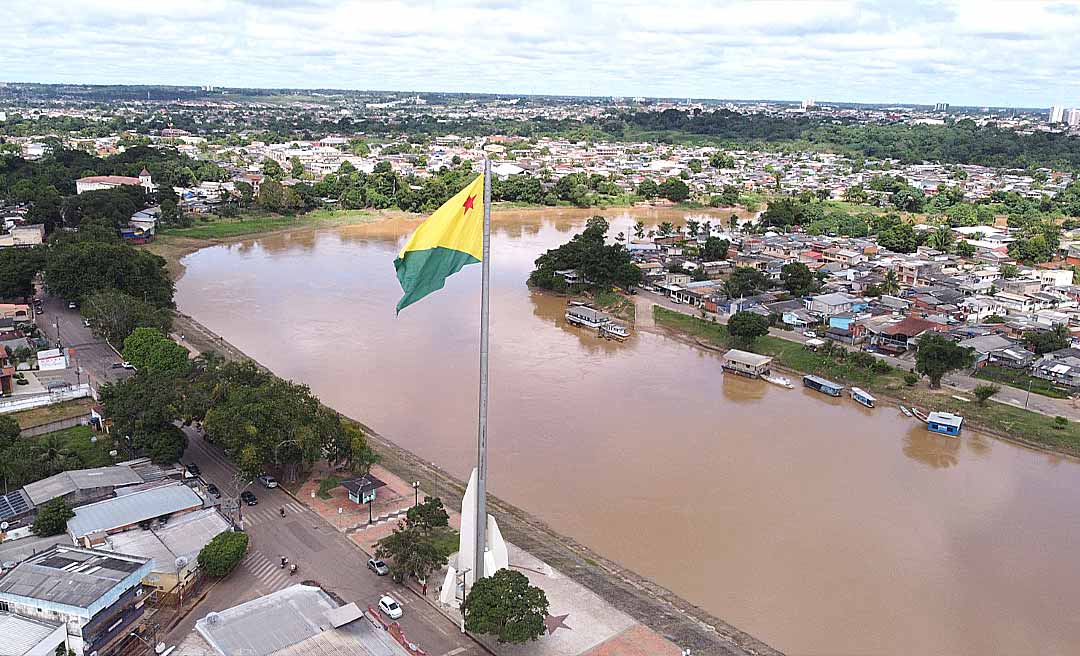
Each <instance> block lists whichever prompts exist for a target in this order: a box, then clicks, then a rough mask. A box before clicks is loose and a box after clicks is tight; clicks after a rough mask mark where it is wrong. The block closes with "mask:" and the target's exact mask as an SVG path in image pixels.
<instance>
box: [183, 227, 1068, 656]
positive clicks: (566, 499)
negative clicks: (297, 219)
mask: <svg viewBox="0 0 1080 656" xmlns="http://www.w3.org/2000/svg"><path fill="white" fill-rule="evenodd" d="M606 214H607V215H608V218H609V220H610V221H612V223H613V229H612V234H615V233H616V232H618V231H620V230H623V231H629V230H630V227H631V225H632V223H633V221H634V220H635V219H637V218H641V219H643V220H645V221H646V222H648V223H650V224H654V223H657V222H659V221H662V220H680V219H681V218H682V214H680V213H674V212H669V213H658V212H656V211H649V212H644V213H635V214H631V213H628V212H626V211H620V212H607V213H606ZM587 216H588V213H580V212H566V211H564V212H546V213H536V212H533V211H528V212H520V213H512V214H502V215H497V217H496V224H495V230H494V235H493V239H492V244H493V246H492V248H493V253H494V255H493V257H492V312H493V315H492V342H491V343H492V350H491V410H490V438H489V439H490V453H489V458H490V483H489V486H490V489H491V490H492V492H493V493H494V494H497V495H498V496H500V497H503V498H505V499H507V500H508V501H510V502H512V503H514V504H517V505H519V506H521V507H523V508H525V509H527V510H529V511H530V512H532V513H534V514H536V515H538V516H539V517H541V518H543V519H544V520H545V521H547V522H548V523H550V524H551V525H552V526H553V527H554V528H555V529H556V530H559V531H561V532H563V533H566V534H568V535H571V536H573V537H574V538H576V539H578V540H580V541H582V542H584V543H586V544H588V545H589V546H591V547H593V548H594V549H596V550H597V551H599V552H600V553H602V554H604V555H605V556H607V557H610V558H612V559H614V560H617V561H619V562H621V563H623V564H625V565H626V566H628V567H630V568H632V569H634V570H636V571H637V572H639V573H641V574H644V575H646V576H649V577H651V578H653V579H655V580H656V581H658V582H659V583H661V584H663V585H665V586H667V587H669V588H671V589H672V590H674V591H675V592H677V593H679V594H680V595H682V596H683V597H685V598H686V599H689V600H690V601H692V602H694V603H696V604H698V605H700V606H702V607H704V608H706V609H707V610H709V611H710V612H712V613H714V614H715V615H717V616H719V617H722V618H724V619H725V620H727V621H729V622H731V623H733V624H735V625H736V626H738V627H740V628H742V629H744V630H746V631H748V632H750V633H752V634H754V635H756V636H757V637H759V638H761V639H763V640H765V641H766V642H769V643H771V644H773V645H774V646H776V647H777V648H779V649H781V650H783V651H785V652H787V653H788V654H791V655H792V656H796V655H802V654H807V655H810V654H814V655H822V656H824V655H832V656H841V655H843V656H855V655H862V654H887V655H898V656H899V655H905V656H906V655H909V654H964V655H968V654H970V655H973V656H974V655H985V654H1017V653H1036V654H1040V655H1048V654H1077V653H1080V613H1078V612H1077V609H1078V608H1080V561H1078V553H1080V502H1078V501H1080V466H1078V464H1077V463H1076V462H1074V461H1071V460H1068V459H1064V458H1059V457H1056V456H1052V455H1047V454H1043V453H1039V452H1035V451H1031V450H1028V449H1024V448H1020V447H1016V446H1013V445H1011V444H1008V443H1005V442H1001V441H998V440H995V439H992V438H989V437H986V436H983V435H980V434H978V433H975V432H973V431H965V434H964V435H963V437H962V438H961V439H959V440H954V439H949V438H944V437H938V436H933V435H931V434H929V433H928V432H927V431H926V430H925V428H922V427H919V426H917V425H916V424H915V423H914V422H912V421H911V420H907V419H904V418H903V417H902V416H901V415H900V414H899V412H898V411H896V410H895V409H894V408H891V407H880V408H878V409H876V410H866V409H864V408H862V407H860V406H856V405H855V404H854V403H852V402H851V401H850V400H849V399H831V398H827V397H825V396H823V395H820V394H816V393H813V392H810V391H808V390H805V389H802V388H798V389H795V390H783V389H779V388H776V387H773V386H770V385H768V384H766V383H763V382H761V381H748V380H744V379H740V378H736V377H733V376H724V375H722V373H721V368H720V360H719V358H718V357H717V356H716V355H715V354H713V353H709V352H703V351H702V350H700V349H697V348H694V347H691V346H687V345H686V344H683V343H681V342H679V341H677V340H675V339H672V338H670V337H667V336H664V335H663V334H662V333H659V332H656V331H654V330H652V329H649V328H648V327H647V326H645V327H643V329H641V330H638V331H637V332H636V333H635V334H634V336H633V337H632V338H631V339H630V340H629V341H627V342H626V343H622V344H618V343H614V342H605V341H600V340H598V339H597V338H596V337H595V336H594V335H593V334H591V333H589V332H588V331H585V330H582V329H576V328H573V327H570V326H568V325H567V324H566V323H565V321H564V320H563V311H564V302H563V301H562V300H560V299H557V298H553V297H549V296H545V295H541V294H534V293H530V291H529V290H528V289H527V288H526V287H525V284H524V283H525V279H526V277H527V276H528V273H529V271H530V269H531V267H532V262H533V260H534V259H535V258H536V256H537V255H538V254H540V253H541V252H543V251H544V250H546V249H548V248H553V247H555V246H557V245H559V244H560V243H562V242H564V241H565V240H567V239H568V238H569V237H570V236H571V235H572V234H573V233H574V232H576V231H578V230H580V229H581V227H582V226H583V223H584V220H585V218H586V217H587ZM714 220H716V221H719V217H715V218H714ZM414 226H415V223H410V222H406V221H400V220H394V221H387V222H383V223H379V224H372V225H367V226H357V227H352V228H346V229H342V230H337V231H320V232H299V233H291V234H287V235H276V236H269V237H265V238H259V239H253V240H249V241H244V242H240V243H236V244H233V245H228V246H215V247H210V248H206V249H203V250H201V251H199V252H197V253H194V254H192V255H190V256H188V257H187V258H185V260H184V264H185V265H186V267H187V270H186V273H185V275H184V276H183V277H182V279H181V280H180V281H179V282H178V285H177V302H178V304H179V307H180V309H181V310H183V311H184V312H186V313H188V314H190V315H192V316H194V317H195V318H197V319H198V320H199V321H201V322H203V323H204V324H205V325H207V326H208V327H209V328H211V329H213V330H214V331H216V332H218V333H219V334H221V335H222V336H223V337H225V338H226V339H228V340H229V341H231V342H232V343H234V344H235V345H236V346H238V347H240V348H241V349H243V350H244V351H245V352H247V353H248V354H249V355H251V356H252V357H254V358H256V359H257V360H259V361H260V362H262V363H263V364H265V365H267V366H268V367H270V368H271V369H273V370H274V371H275V372H276V373H277V374H279V375H281V376H283V377H285V378H290V379H293V380H296V381H302V382H305V383H307V384H309V385H310V386H311V388H312V389H313V391H314V392H315V393H316V394H318V395H319V396H320V397H321V398H322V399H323V401H325V402H326V403H328V404H329V405H331V406H333V407H335V408H337V409H339V410H341V411H342V412H344V413H346V414H348V415H350V416H353V417H356V418H357V419H360V420H361V421H364V422H365V423H367V424H369V425H371V426H372V427H374V428H375V429H376V430H378V431H379V432H381V433H383V434H384V435H386V436H388V437H389V438H391V439H393V440H395V441H397V442H398V443H400V444H401V445H402V446H404V447H406V448H408V449H411V450H413V451H414V452H417V453H419V454H422V455H423V456H424V457H425V458H427V459H429V460H431V461H432V462H435V463H438V464H439V465H440V466H442V467H444V468H446V469H447V470H449V471H451V472H453V473H454V474H456V475H457V476H459V477H461V478H465V477H467V475H468V472H469V470H470V468H471V467H472V464H473V459H474V458H475V434H476V405H477V401H476V390H477V376H478V374H477V355H476V353H477V335H478V330H479V318H478V313H479V293H478V290H479V278H480V267H479V266H472V267H466V268H465V269H464V270H463V271H462V272H461V273H459V274H458V275H456V276H453V277H452V278H450V280H449V281H448V284H447V286H446V289H444V290H443V291H441V292H438V293H436V294H433V295H432V296H429V297H428V298H426V299H424V300H423V301H422V302H420V303H417V304H415V305H413V306H411V307H409V308H407V309H406V310H405V311H403V312H402V314H401V316H399V317H396V318H395V316H394V304H395V303H396V302H397V299H398V297H399V296H400V288H399V287H398V284H397V280H396V278H395V276H394V267H393V264H392V261H393V259H394V257H395V255H396V252H397V250H398V249H399V248H400V245H401V243H402V240H403V238H404V235H405V234H406V233H407V232H408V231H409V230H411V229H412V228H413V227H414ZM641 319H642V321H641V322H642V323H643V324H647V323H649V322H648V321H646V319H647V317H642V318H641Z"/></svg>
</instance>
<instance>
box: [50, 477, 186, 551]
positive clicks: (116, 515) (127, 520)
mask: <svg viewBox="0 0 1080 656" xmlns="http://www.w3.org/2000/svg"><path fill="white" fill-rule="evenodd" d="M202 507H203V498H202V497H200V496H199V495H198V494H197V493H196V492H195V490H192V489H191V488H190V487H188V486H186V485H184V484H183V483H168V484H165V485H159V486H157V487H153V488H150V489H144V490H139V491H138V492H132V493H131V494H122V495H120V496H118V497H114V498H112V499H105V500H104V501H98V502H96V503H91V504H88V505H85V506H80V507H78V508H75V509H74V512H75V516H74V517H72V518H71V519H69V520H68V526H67V529H68V530H67V532H68V535H70V536H71V538H72V540H74V541H75V543H76V544H79V543H80V542H85V543H92V542H96V541H98V540H99V539H103V537H104V536H105V535H108V534H111V533H118V532H120V531H126V530H128V529H131V528H135V527H137V526H138V525H139V524H140V523H142V522H150V521H153V520H157V519H163V518H164V519H168V518H169V517H171V516H174V515H178V514H181V513H186V512H191V511H193V510H198V509H199V508H202Z"/></svg>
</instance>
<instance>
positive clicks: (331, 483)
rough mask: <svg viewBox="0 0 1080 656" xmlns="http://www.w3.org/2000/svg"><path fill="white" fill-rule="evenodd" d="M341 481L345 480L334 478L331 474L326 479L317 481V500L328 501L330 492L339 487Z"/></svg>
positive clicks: (338, 477)
mask: <svg viewBox="0 0 1080 656" xmlns="http://www.w3.org/2000/svg"><path fill="white" fill-rule="evenodd" d="M343 480H345V479H344V478H342V477H340V476H334V475H332V474H331V475H330V476H327V477H326V478H324V479H322V480H321V481H319V498H320V499H329V498H330V490H332V489H334V488H335V487H337V486H339V485H341V481H343Z"/></svg>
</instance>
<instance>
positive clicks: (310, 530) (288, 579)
mask: <svg viewBox="0 0 1080 656" xmlns="http://www.w3.org/2000/svg"><path fill="white" fill-rule="evenodd" d="M185 432H186V433H187V434H188V440H189V443H188V449H187V451H186V452H185V454H184V462H185V463H190V462H194V463H196V464H198V465H199V468H200V470H201V474H202V478H203V479H204V480H206V481H207V482H210V483H215V484H216V485H217V486H218V487H219V488H220V489H221V491H222V493H223V494H224V495H226V496H229V495H234V494H235V495H238V494H239V493H240V492H241V491H242V490H244V489H251V490H252V491H253V492H255V494H256V495H257V496H258V499H259V503H258V505H257V506H250V507H249V506H244V507H242V511H241V512H242V516H243V517H242V521H243V526H244V529H245V530H246V531H247V532H248V534H249V535H250V536H251V547H250V550H249V553H248V556H247V557H246V558H245V559H244V561H243V563H242V565H241V566H240V567H239V568H237V570H235V571H233V573H231V574H230V575H229V576H228V577H227V578H226V579H225V580H223V581H222V582H221V583H219V584H218V585H217V586H216V587H215V588H214V589H213V590H211V592H210V593H209V595H208V596H207V598H206V599H205V600H204V601H202V602H201V603H200V604H199V605H198V607H196V608H195V609H194V610H193V612H191V613H190V614H189V615H188V616H187V617H186V618H185V619H184V621H182V622H181V623H180V624H179V625H177V627H176V628H175V629H174V630H173V631H172V632H171V633H170V634H169V636H168V643H169V644H176V643H177V642H179V641H180V640H182V639H183V638H184V637H185V636H186V635H187V634H188V633H189V632H190V631H191V630H192V628H193V627H194V625H195V621H196V620H198V619H199V618H201V617H204V616H205V615H206V614H207V613H209V612H210V611H215V610H216V611H220V610H224V609H226V608H230V607H232V606H235V605H236V604H239V603H242V602H244V601H248V600H250V599H254V598H256V597H259V596H262V595H265V594H267V593H270V592H273V591H275V590H280V589H282V588H285V587H287V586H289V585H292V584H294V583H299V582H300V581H303V580H314V581H317V582H318V583H320V584H321V585H322V586H323V587H324V588H326V589H328V590H331V591H333V592H334V593H336V594H337V595H338V596H340V597H341V598H342V599H344V600H345V601H346V602H350V601H355V602H356V603H357V605H359V606H360V607H362V608H363V607H366V606H367V605H368V604H372V605H374V604H375V603H376V602H377V601H378V598H379V596H380V595H381V594H383V593H385V592H390V594H392V595H393V597H394V598H395V599H397V600H398V601H399V602H400V603H401V604H402V606H403V607H404V609H405V616H404V617H403V618H402V619H401V620H400V622H401V625H402V627H403V628H404V629H405V633H406V635H408V636H409V639H410V640H411V641H413V642H415V643H416V644H418V645H420V646H421V647H422V648H423V649H424V650H425V651H427V653H428V654H429V655H431V656H443V655H445V654H448V653H453V654H455V655H461V656H476V655H479V654H484V653H486V652H484V651H483V650H482V649H481V648H480V647H479V645H477V644H476V643H475V642H473V641H472V640H471V639H470V638H468V637H467V636H464V635H462V634H461V633H460V632H459V631H458V630H457V627H455V626H454V624H453V623H451V622H450V620H448V619H446V618H445V617H444V616H443V615H441V614H440V613H438V612H437V611H436V610H435V609H433V608H432V607H431V606H429V605H428V604H427V602H425V601H424V600H422V599H419V598H418V597H416V596H415V595H413V594H412V593H410V592H408V591H407V590H404V589H403V588H400V587H399V586H396V585H395V584H394V583H393V582H392V581H391V580H390V579H389V577H378V576H375V575H374V574H373V573H371V572H370V571H368V569H367V555H366V554H364V553H363V552H362V551H360V549H359V548H358V547H357V546H355V544H354V543H353V542H352V541H351V540H349V539H348V538H347V537H346V536H345V535H344V534H342V533H340V532H339V531H338V530H337V529H336V528H335V527H334V526H332V525H331V524H329V523H327V522H326V520H324V519H323V518H322V517H320V516H319V515H317V514H316V513H314V512H313V511H311V510H308V509H307V508H306V507H305V506H304V505H303V504H300V503H298V502H297V501H296V500H294V499H293V498H292V497H291V496H289V495H288V494H287V493H285V492H284V491H282V490H280V489H273V490H267V489H264V488H262V487H261V486H259V485H258V484H255V485H254V486H247V485H242V484H241V485H236V484H234V483H233V481H234V480H235V469H234V468H233V466H232V464H231V463H229V462H228V461H227V460H226V458H225V457H224V456H223V455H222V453H221V452H220V450H218V449H217V448H216V447H215V446H213V445H211V444H209V443H207V442H205V441H204V440H203V439H202V437H201V436H200V434H199V432H198V431H197V430H196V429H194V428H187V429H185ZM280 508H285V513H286V516H285V517H284V518H282V517H281V516H280V510H279V509H280ZM283 555H284V556H287V557H288V558H289V560H290V561H291V562H295V563H297V564H298V565H299V566H300V570H299V571H298V572H297V574H296V575H293V576H290V575H289V573H288V571H287V570H282V569H281V567H280V558H281V556H283Z"/></svg>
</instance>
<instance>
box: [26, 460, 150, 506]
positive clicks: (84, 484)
mask: <svg viewBox="0 0 1080 656" xmlns="http://www.w3.org/2000/svg"><path fill="white" fill-rule="evenodd" d="M142 482H143V479H142V477H141V476H139V475H138V474H136V473H135V472H134V471H133V470H132V469H131V467H126V466H122V465H114V466H112V467H96V468H94V469H76V470H73V471H66V472H61V473H59V474H56V475H55V476H50V477H48V478H44V479H42V480H40V481H37V482H35V483H29V484H27V485H25V486H23V490H24V491H26V494H27V496H29V497H30V500H31V501H33V502H34V505H38V506H40V505H41V504H43V503H45V502H46V501H48V500H49V499H55V498H56V497H61V496H64V495H65V494H70V493H71V492H74V491H76V490H89V489H93V488H98V487H117V486H119V485H133V484H135V483H142Z"/></svg>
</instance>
